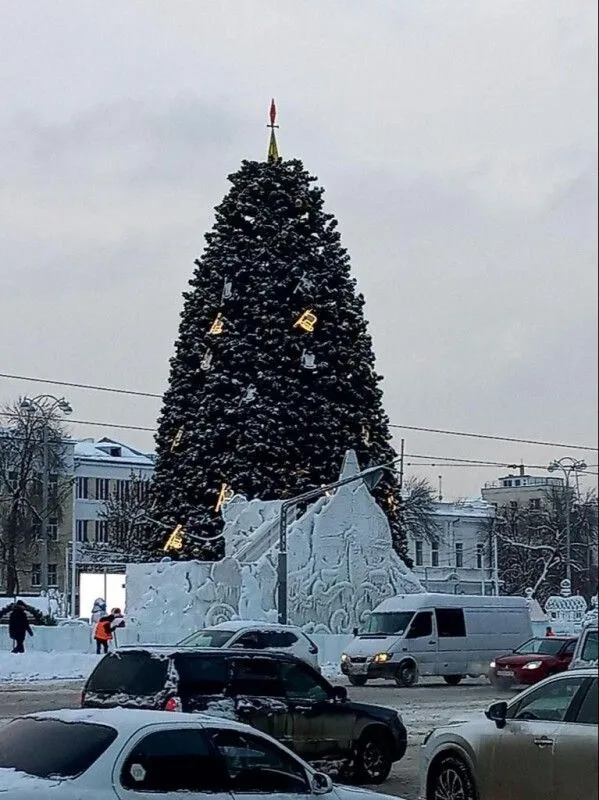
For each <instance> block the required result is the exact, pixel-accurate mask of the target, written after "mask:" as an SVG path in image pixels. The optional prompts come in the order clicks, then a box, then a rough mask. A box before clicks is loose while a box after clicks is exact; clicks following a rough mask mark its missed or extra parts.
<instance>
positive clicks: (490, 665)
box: [489, 661, 497, 669]
mask: <svg viewBox="0 0 599 800" xmlns="http://www.w3.org/2000/svg"><path fill="white" fill-rule="evenodd" d="M496 666H497V662H496V661H491V663H490V664H489V669H495V667H496Z"/></svg>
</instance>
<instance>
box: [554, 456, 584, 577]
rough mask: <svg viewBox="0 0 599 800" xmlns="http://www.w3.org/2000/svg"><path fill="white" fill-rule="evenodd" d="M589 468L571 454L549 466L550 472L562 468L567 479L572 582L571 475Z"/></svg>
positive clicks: (568, 571) (568, 553)
mask: <svg viewBox="0 0 599 800" xmlns="http://www.w3.org/2000/svg"><path fill="white" fill-rule="evenodd" d="M586 468H587V465H586V463H585V462H584V461H581V460H579V459H576V458H572V457H571V456H564V457H563V458H558V459H556V460H555V461H552V462H551V464H549V466H548V467H547V470H548V471H549V472H555V471H556V470H559V469H561V471H562V472H563V473H564V478H565V479H566V578H567V579H568V580H569V581H570V583H572V548H571V538H572V537H571V530H570V475H571V474H572V473H574V474H575V475H578V473H579V472H583V471H584V470H585V469H586Z"/></svg>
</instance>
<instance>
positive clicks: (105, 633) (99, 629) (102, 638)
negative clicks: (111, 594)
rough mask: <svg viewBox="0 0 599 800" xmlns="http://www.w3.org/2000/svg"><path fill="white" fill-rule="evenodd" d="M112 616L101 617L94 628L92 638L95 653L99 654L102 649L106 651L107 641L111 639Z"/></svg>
mask: <svg viewBox="0 0 599 800" xmlns="http://www.w3.org/2000/svg"><path fill="white" fill-rule="evenodd" d="M112 619H113V618H112V616H111V615H110V614H109V615H108V616H106V617H101V618H100V620H99V621H98V622H97V623H96V627H95V629H94V640H95V642H96V653H97V655H100V653H101V652H102V651H104V652H105V653H107V652H108V642H110V641H111V640H112Z"/></svg>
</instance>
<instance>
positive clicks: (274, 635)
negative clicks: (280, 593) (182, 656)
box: [177, 620, 318, 669]
mask: <svg viewBox="0 0 599 800" xmlns="http://www.w3.org/2000/svg"><path fill="white" fill-rule="evenodd" d="M177 644H178V645H185V646H186V647H244V648H247V649H249V650H276V651H277V652H279V653H290V654H291V655H293V656H296V657H297V658H301V659H302V661H306V662H307V663H308V664H310V666H312V667H314V668H315V669H318V647H317V645H316V644H314V642H313V641H312V639H310V637H309V636H308V635H307V634H305V633H304V632H303V631H302V629H301V628H297V627H296V626H295V625H280V624H278V623H274V622H260V621H257V620H253V621H252V620H230V621H228V622H221V623H220V624H219V625H214V626H212V627H210V628H203V629H202V630H199V631H195V632H194V633H190V634H189V636H186V637H185V639H181V641H180V642H177Z"/></svg>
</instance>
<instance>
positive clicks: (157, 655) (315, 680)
mask: <svg viewBox="0 0 599 800" xmlns="http://www.w3.org/2000/svg"><path fill="white" fill-rule="evenodd" d="M81 704H82V706H83V707H84V708H114V707H117V706H120V707H122V708H135V709H148V710H166V711H183V712H196V713H197V712H200V713H205V714H212V715H216V716H223V715H225V716H228V717H230V718H232V719H236V720H238V721H240V722H245V723H247V724H249V725H251V726H252V727H254V728H257V729H258V730H260V731H262V732H263V733H266V734H268V735H270V736H272V737H273V738H275V739H277V740H278V741H279V742H281V743H282V744H284V745H286V746H288V747H289V748H290V749H292V750H293V751H294V752H295V753H297V754H298V755H299V756H300V757H301V758H304V759H305V760H307V761H309V762H311V763H314V764H317V765H318V766H319V769H322V770H323V771H326V772H328V773H330V774H331V775H334V776H335V777H337V778H340V779H344V780H353V781H357V782H359V783H374V784H376V783H382V782H383V781H384V780H385V779H386V778H387V776H388V774H389V771H390V769H391V766H392V764H393V763H394V762H396V761H399V760H400V759H401V758H402V757H403V755H404V753H405V751H406V746H407V733H406V729H405V726H404V724H403V721H402V719H401V716H400V715H399V714H398V713H397V711H394V710H393V709H389V708H384V707H382V706H375V705H367V704H364V703H354V702H352V701H350V700H349V699H348V697H347V690H346V689H345V688H344V687H342V686H333V685H331V684H330V683H329V681H327V680H326V679H325V678H324V677H323V676H322V675H321V674H320V673H319V672H318V671H316V670H315V669H314V668H313V667H311V666H310V665H309V664H307V663H305V662H304V661H302V660H301V659H299V658H296V657H295V656H292V655H287V654H285V653H276V652H270V651H265V650H246V649H236V648H206V649H198V648H194V647H183V646H175V647H159V646H137V647H124V648H121V649H120V650H118V651H116V652H113V653H110V654H108V655H107V656H105V657H104V658H103V659H102V660H101V661H100V662H99V663H98V664H97V666H96V668H95V669H94V670H93V672H92V674H91V675H90V677H89V678H88V680H87V682H86V684H85V687H84V691H83V694H82V698H81Z"/></svg>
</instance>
